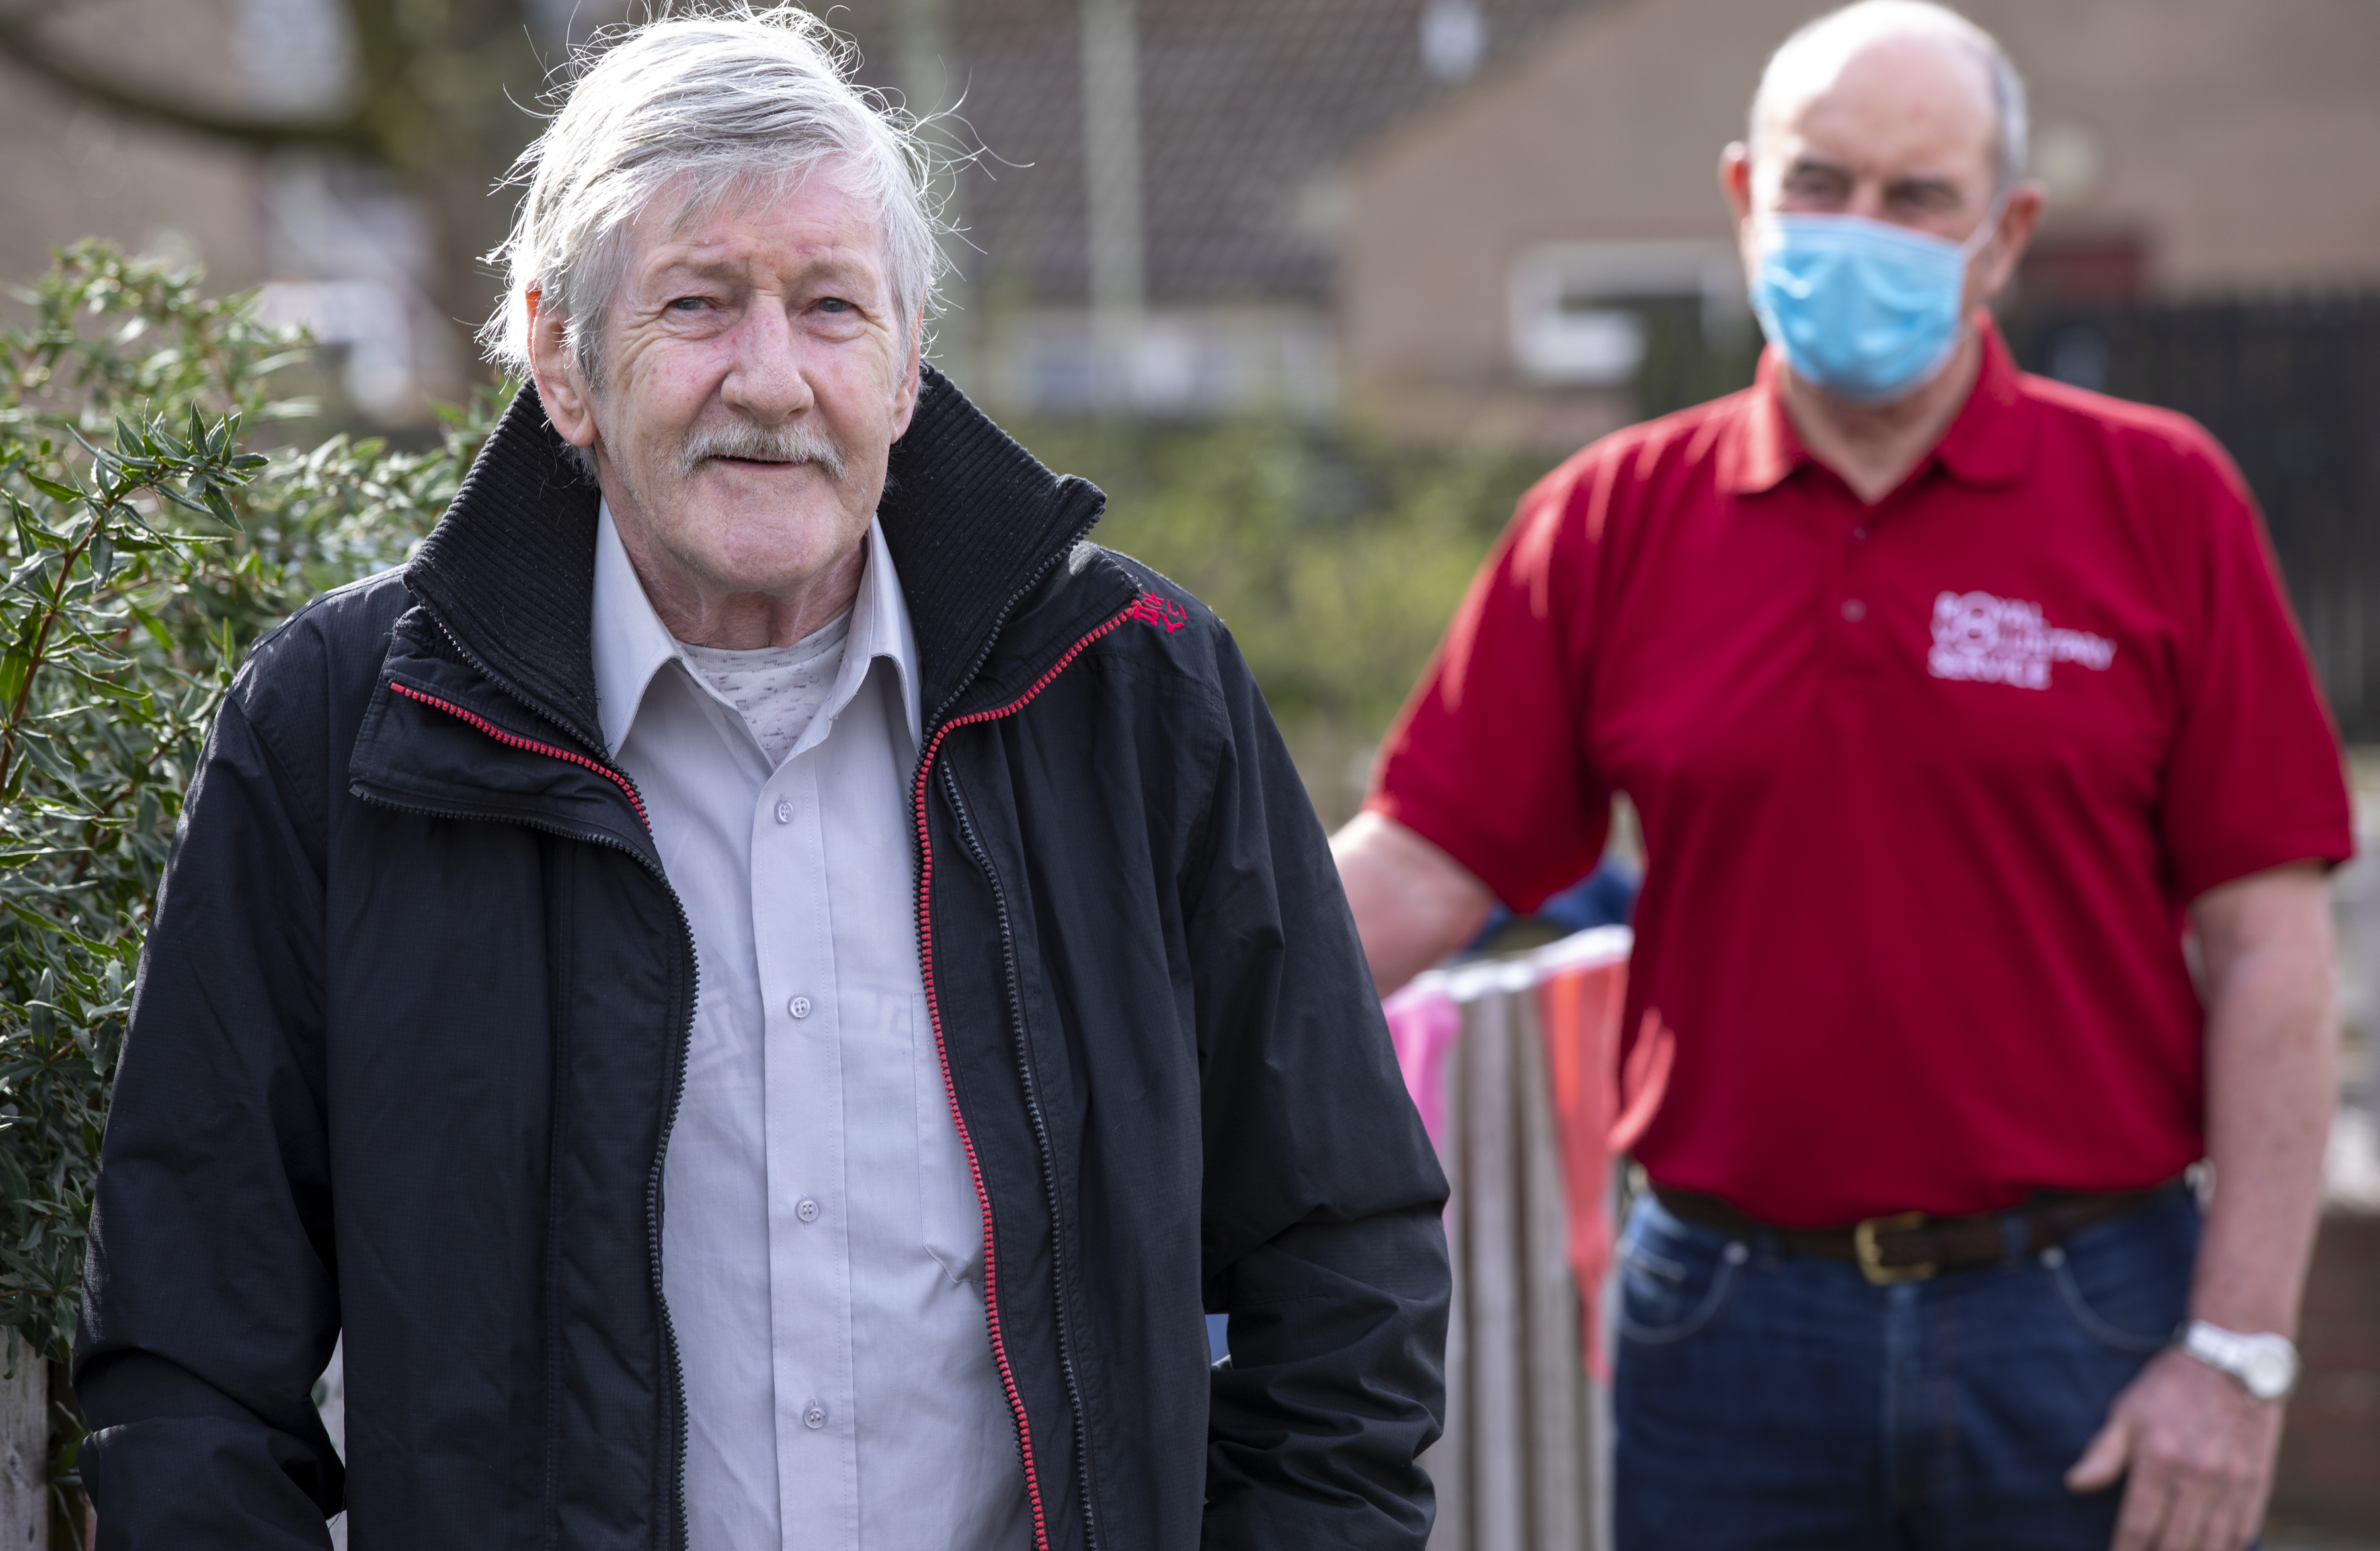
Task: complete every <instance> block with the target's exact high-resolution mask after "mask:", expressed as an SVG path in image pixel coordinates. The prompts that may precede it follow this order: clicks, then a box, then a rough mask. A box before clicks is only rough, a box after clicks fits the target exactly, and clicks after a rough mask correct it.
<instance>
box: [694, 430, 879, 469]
mask: <svg viewBox="0 0 2380 1551" xmlns="http://www.w3.org/2000/svg"><path fill="white" fill-rule="evenodd" d="M706 458H751V459H753V460H755V461H757V462H760V463H814V464H817V465H818V466H819V467H820V468H822V469H824V470H826V475H827V478H828V479H834V480H837V481H840V480H841V479H843V471H844V456H843V449H842V448H841V447H838V446H836V445H835V443H834V442H833V440H832V438H830V437H828V436H826V435H824V434H823V433H821V432H820V431H817V430H812V429H810V428H809V427H808V426H807V425H802V424H799V423H795V424H792V425H783V426H756V425H754V424H753V423H752V422H751V421H749V420H729V421H727V422H725V423H723V424H720V425H711V426H698V427H696V428H695V430H694V431H693V432H692V433H691V434H690V435H688V436H687V437H686V445H685V446H684V447H682V448H680V449H679V450H678V455H677V461H678V477H679V478H680V479H691V478H692V477H693V475H694V471H695V470H696V469H697V468H698V467H701V465H702V462H703V460H704V459H706Z"/></svg>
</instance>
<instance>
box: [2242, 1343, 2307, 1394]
mask: <svg viewBox="0 0 2380 1551" xmlns="http://www.w3.org/2000/svg"><path fill="white" fill-rule="evenodd" d="M2246 1345H2247V1349H2248V1350H2247V1351H2243V1352H2241V1353H2240V1359H2241V1361H2240V1383H2242V1384H2244V1385H2245V1386H2247V1388H2248V1393H2249V1394H2251V1395H2253V1396H2254V1397H2256V1399H2258V1400H2279V1399H2280V1398H2281V1397H2282V1396H2284V1395H2286V1394H2288V1393H2289V1384H2290V1381H2291V1380H2293V1379H2295V1378H2296V1377H2297V1366H2298V1364H2297V1359H2296V1357H2295V1355H2294V1354H2293V1353H2291V1352H2290V1351H2289V1348H2288V1347H2287V1346H2285V1345H2283V1344H2281V1343H2280V1342H2277V1341H2252V1342H2248V1343H2246Z"/></svg>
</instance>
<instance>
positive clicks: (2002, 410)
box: [1719, 312, 2034, 495]
mask: <svg viewBox="0 0 2380 1551" xmlns="http://www.w3.org/2000/svg"><path fill="white" fill-rule="evenodd" d="M1975 336H1976V339H1977V340H1978V342H1979V343H1981V345H1983V349H1984V359H1983V366H1982V369H1981V370H1978V371H1977V372H1976V374H1975V385H1974V387H1973V390H1972V391H1970V392H1969V394H1967V402H1966V403H1965V404H1964V405H1962V406H1960V409H1959V413H1958V414H1957V415H1956V416H1954V417H1953V418H1951V421H1950V424H1949V429H1947V430H1944V431H1943V433H1942V440H1941V441H1939V442H1936V443H1935V444H1934V450H1933V451H1932V452H1931V453H1928V454H1926V455H1925V457H1924V458H1923V459H1921V460H1919V462H1918V465H1917V467H1915V468H1914V469H1913V470H1911V472H1910V479H1911V480H1914V479H1918V478H1920V477H1922V476H1923V475H1924V474H1925V473H1926V472H1927V471H1928V470H1929V469H1930V468H1932V467H1934V466H1935V465H1936V464H1937V463H1938V464H1939V465H1941V467H1942V469H1943V471H1944V472H1945V473H1947V474H1948V475H1949V477H1950V478H1951V479H1955V480H1957V481H1958V482H1959V483H1961V484H1962V485H1971V486H1973V487H1974V488H1976V489H1979V490H1988V489H1993V488H1995V487H1998V486H2001V485H2010V484H2014V483H2015V482H2016V481H2017V480H2019V479H2022V478H2023V477H2024V476H2025V474H2026V472H2027V471H2028V470H2030V469H2031V468H2032V467H2033V446H2034V417H2033V414H2032V407H2033V406H2032V405H2031V404H2030V403H2029V402H2028V401H2027V400H2026V398H2025V395H2024V390H2023V382H2024V379H2023V375H2022V373H2021V372H2019V371H2018V370H2017V365H2016V360H2015V358H2014V357H2011V356H2010V354H2009V348H2008V345H2007V343H2006V342H2005V341H2004V340H2002V339H2001V338H2000V331H1999V328H1998V325H1997V324H1996V323H1994V322H1993V321H1992V318H1991V314H1989V313H1988V312H1978V313H1977V314H1976V315H1975ZM1784 370H1785V362H1784V357H1782V356H1781V355H1779V353H1778V350H1777V347H1776V346H1775V345H1771V346H1769V347H1768V349H1767V350H1766V351H1764V352H1763V353H1762V355H1761V357H1760V370H1759V375H1758V377H1757V378H1756V379H1755V381H1754V382H1753V385H1752V388H1751V391H1750V392H1748V393H1746V394H1743V395H1742V396H1741V397H1739V398H1738V399H1737V400H1736V412H1735V415H1734V417H1733V418H1732V420H1731V422H1730V424H1729V425H1728V426H1727V427H1726V428H1725V429H1724V430H1722V431H1721V433H1720V435H1721V444H1720V452H1719V486H1720V488H1721V489H1722V490H1723V491H1726V492H1727V493H1729V494H1730V495H1758V494H1760V493H1761V492H1762V491H1770V490H1774V489H1776V488H1777V487H1778V486H1779V485H1781V484H1783V483H1784V482H1785V480H1786V479H1789V478H1790V477H1791V476H1792V475H1793V474H1794V473H1795V472H1797V471H1798V470H1800V469H1801V468H1802V467H1803V465H1805V464H1812V463H1815V462H1816V461H1817V460H1816V459H1815V458H1814V457H1812V456H1811V454H1810V450H1809V449H1808V448H1807V447H1805V446H1803V444H1802V438H1801V437H1800V435H1799V434H1797V433H1796V432H1795V431H1794V430H1793V421H1792V418H1791V416H1789V415H1787V414H1786V413H1785V401H1784V399H1783V397H1782V396H1781V395H1780V394H1779V391H1778V378H1779V374H1781V373H1782V372H1783V371H1784Z"/></svg>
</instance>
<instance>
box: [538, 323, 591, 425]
mask: <svg viewBox="0 0 2380 1551" xmlns="http://www.w3.org/2000/svg"><path fill="white" fill-rule="evenodd" d="M528 360H529V375H530V377H531V378H532V379H534V380H535V381H536V382H537V396H538V398H539V400H540V402H541V403H543V404H544V406H545V418H547V419H549V420H551V421H553V429H554V430H557V431H559V432H561V433H562V439H563V440H564V441H565V442H569V443H570V444H571V445H572V446H574V447H592V446H593V445H595V406H594V403H593V400H592V395H590V394H589V393H588V391H587V385H586V383H585V382H583V381H581V379H580V377H579V373H578V363H577V361H576V360H575V359H573V358H572V357H571V351H570V330H569V327H568V325H567V324H566V323H565V321H564V319H563V316H562V313H561V311H560V309H556V308H551V307H548V306H546V305H545V293H544V292H542V291H531V292H530V293H529V294H528Z"/></svg>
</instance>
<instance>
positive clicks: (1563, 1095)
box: [1537, 959, 1676, 1383]
mask: <svg viewBox="0 0 2380 1551" xmlns="http://www.w3.org/2000/svg"><path fill="white" fill-rule="evenodd" d="M1537 998H1538V1008H1539V1012H1540V1016H1539V1020H1538V1021H1539V1023H1540V1024H1541V1025H1542V1026H1543V1028H1544V1030H1545V1040H1546V1084H1547V1086H1548V1088H1549V1089H1550V1090H1551V1092H1550V1095H1549V1097H1551V1098H1552V1100H1553V1110H1554V1128H1555V1131H1556V1133H1557V1134H1558V1135H1559V1136H1560V1145H1561V1166H1562V1194H1563V1197H1564V1203H1565V1205H1566V1206H1567V1207H1568V1210H1569V1218H1570V1222H1569V1230H1570V1244H1569V1249H1570V1265H1571V1275H1572V1278H1573V1280H1575V1281H1576V1282H1577V1284H1578V1301H1579V1321H1580V1329H1579V1348H1580V1350H1581V1351H1585V1353H1586V1365H1587V1371H1588V1372H1589V1373H1591V1374H1593V1375H1595V1378H1596V1381H1597V1383H1607V1382H1609V1379H1610V1376H1611V1375H1610V1371H1609V1360H1608V1358H1607V1356H1606V1354H1605V1351H1604V1349H1603V1340H1602V1320H1601V1317H1600V1303H1601V1298H1602V1292H1603V1278H1604V1273H1605V1272H1606V1271H1607V1270H1609V1268H1610V1266H1611V1228H1612V1225H1611V1217H1610V1213H1609V1212H1608V1211H1607V1210H1606V1209H1605V1204H1606V1203H1607V1202H1608V1201H1609V1200H1610V1198H1611V1159H1612V1157H1614V1156H1615V1155H1617V1154H1620V1153H1623V1152H1626V1151H1627V1150H1628V1149H1629V1148H1630V1147H1632V1146H1633V1145H1635V1143H1636V1138H1637V1137H1639V1136H1641V1135H1642V1134H1644V1131H1645V1126H1646V1124H1648V1123H1649V1122H1650V1121H1651V1120H1652V1118H1653V1114H1654V1111H1656V1110H1657V1109H1659V1108H1660V1105H1661V1096H1662V1094H1663V1092H1664V1091H1665V1090H1666V1089H1667V1088H1668V1086H1669V1081H1670V1063H1671V1061H1672V1060H1673V1059H1674V1058H1675V1056H1676V1041H1675V1040H1674V1038H1673V1037H1672V1036H1671V1035H1670V1031H1669V1029H1668V1028H1667V1027H1666V1026H1664V1025H1663V1024H1662V1023H1661V1015H1660V1014H1659V1013H1658V1012H1652V1011H1649V1010H1648V1011H1647V1012H1645V1020H1644V1025H1643V1027H1642V1029H1641V1030H1640V1031H1639V1033H1638V1036H1637V1037H1636V1039H1635V1040H1634V1041H1633V1042H1632V1043H1631V1045H1630V1047H1629V1049H1628V1052H1627V1057H1626V1060H1627V1065H1626V1070H1625V1071H1624V1072H1623V1071H1622V1070H1621V1038H1620V1019H1621V1008H1622V1007H1624V1006H1625V1005H1626V1003H1627V1000H1628V961H1627V960H1625V959H1614V960H1611V961H1609V962H1608V963H1597V964H1585V965H1572V966H1565V967H1562V968H1559V969H1556V970H1553V971H1551V972H1550V973H1548V975H1547V976H1546V977H1545V979H1544V980H1543V981H1542V982H1540V983H1539V985H1538V987H1537Z"/></svg>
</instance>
